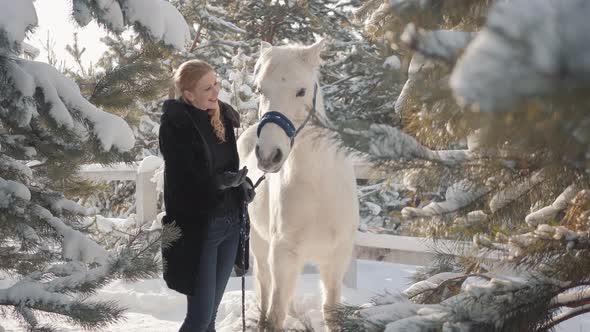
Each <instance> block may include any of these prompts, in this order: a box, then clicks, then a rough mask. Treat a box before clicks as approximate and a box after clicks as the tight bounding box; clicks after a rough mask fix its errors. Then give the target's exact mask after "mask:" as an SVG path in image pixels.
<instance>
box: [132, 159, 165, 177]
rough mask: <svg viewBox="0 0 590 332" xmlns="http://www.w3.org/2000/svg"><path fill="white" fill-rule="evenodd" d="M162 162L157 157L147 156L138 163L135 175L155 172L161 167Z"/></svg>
mask: <svg viewBox="0 0 590 332" xmlns="http://www.w3.org/2000/svg"><path fill="white" fill-rule="evenodd" d="M163 163H164V160H163V159H162V158H160V157H157V156H147V157H145V158H143V160H142V161H141V162H140V163H139V167H138V168H137V173H149V172H153V171H155V170H157V169H158V168H160V166H162V164H163Z"/></svg>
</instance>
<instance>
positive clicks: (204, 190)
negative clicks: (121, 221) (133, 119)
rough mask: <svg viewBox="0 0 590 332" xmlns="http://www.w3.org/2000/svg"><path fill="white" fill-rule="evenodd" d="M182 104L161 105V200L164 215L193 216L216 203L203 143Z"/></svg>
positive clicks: (215, 193) (216, 196) (217, 200)
mask: <svg viewBox="0 0 590 332" xmlns="http://www.w3.org/2000/svg"><path fill="white" fill-rule="evenodd" d="M181 107H183V106H182V105H178V104H174V103H164V107H163V110H164V113H163V115H162V118H161V123H160V132H159V141H160V151H161V153H162V155H163V157H164V163H165V170H164V200H165V205H166V210H167V214H168V215H171V216H177V217H196V216H202V215H204V214H206V212H207V211H208V210H209V209H211V207H213V206H215V205H217V204H218V203H219V196H218V195H217V190H216V189H215V187H214V184H213V177H212V175H211V174H209V165H208V163H209V162H211V161H209V160H207V157H206V153H205V150H204V146H203V145H204V142H202V140H201V139H198V138H196V136H195V135H198V134H197V133H196V132H194V131H196V129H195V128H194V127H193V125H192V123H191V122H190V121H191V119H190V117H189V115H188V114H185V113H183V112H184V111H183V110H182V109H181Z"/></svg>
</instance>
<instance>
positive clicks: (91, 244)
mask: <svg viewBox="0 0 590 332" xmlns="http://www.w3.org/2000/svg"><path fill="white" fill-rule="evenodd" d="M149 6H152V7H153V8H156V7H157V8H158V9H160V11H159V13H161V14H162V15H161V16H159V17H157V18H150V17H144V16H141V15H140V14H141V13H145V12H146V11H141V10H139V9H145V7H149ZM0 9H1V10H0V22H2V23H0V80H1V81H2V82H1V84H0V96H1V97H0V120H1V121H0V163H1V164H2V167H1V168H0V211H1V213H0V271H2V272H3V273H8V274H9V275H11V276H12V277H14V278H16V279H18V281H17V282H16V283H14V284H13V285H11V286H10V287H9V288H6V289H0V309H1V310H0V315H1V316H5V315H10V314H12V315H14V316H15V317H16V318H17V319H19V320H21V321H23V322H24V323H25V324H26V326H27V329H28V330H31V331H53V330H54V327H53V326H51V325H46V324H44V323H43V322H42V321H40V320H39V319H38V316H39V315H38V314H39V313H41V312H42V313H44V314H49V315H51V316H54V317H55V318H58V319H62V320H64V321H66V322H68V323H70V324H75V325H77V326H80V327H82V328H85V329H99V328H103V327H104V326H106V325H107V324H110V323H114V322H117V321H119V320H121V319H122V317H123V316H122V315H123V308H122V307H120V306H118V305H117V304H116V303H113V302H104V301H94V300H92V299H90V298H89V296H90V295H92V294H93V293H95V292H96V291H97V290H98V289H99V288H100V287H101V286H103V285H105V284H106V283H108V282H109V281H110V280H112V279H114V278H125V279H129V280H135V279H138V278H143V277H147V276H155V275H157V273H158V271H159V269H160V266H161V262H160V261H159V260H157V259H155V258H154V254H153V253H154V251H157V250H159V248H158V245H159V243H160V239H162V242H163V243H167V242H169V240H171V239H173V238H174V237H175V234H174V231H173V230H170V231H167V232H164V233H162V234H160V235H158V236H150V237H148V240H147V241H144V240H143V239H144V238H141V234H137V235H136V236H131V237H130V238H128V239H127V241H126V243H125V245H121V246H119V247H118V248H116V250H113V251H107V250H106V249H105V248H103V247H102V246H101V245H99V244H98V242H97V241H96V240H95V239H93V238H92V237H91V236H89V235H88V234H86V233H85V224H84V218H83V217H84V216H85V215H87V214H88V213H89V212H90V211H88V210H87V209H85V208H83V207H81V206H80V205H78V204H76V203H75V202H73V201H71V200H69V199H67V198H65V197H64V195H63V194H62V192H61V190H62V189H63V186H62V184H63V180H64V179H67V178H68V177H69V176H70V175H71V174H75V173H76V171H77V168H78V166H79V165H80V164H81V163H88V162H96V163H102V164H108V163H112V162H116V161H130V160H133V159H132V158H133V154H134V153H133V145H134V136H133V133H132V131H131V129H130V128H129V126H128V125H127V123H126V122H125V121H124V120H123V119H121V118H120V117H117V116H115V115H113V114H110V113H107V112H104V111H102V110H101V109H99V108H97V107H96V106H95V105H93V104H92V103H90V102H89V101H88V100H87V99H85V98H84V96H83V94H82V93H81V91H80V88H79V87H78V86H77V85H76V84H75V83H74V82H73V81H72V80H70V79H69V78H67V77H65V76H64V75H63V74H62V73H60V72H59V71H57V70H56V69H55V68H53V67H52V66H51V65H49V64H44V63H39V62H34V61H31V60H26V59H24V58H22V57H21V54H22V49H23V39H24V38H25V36H26V34H27V33H29V32H30V31H31V30H32V29H33V28H34V27H35V26H36V24H37V14H36V12H35V8H34V6H33V3H32V1H31V0H23V1H19V2H14V1H9V0H1V1H0ZM152 13H153V12H152ZM73 14H74V17H75V18H76V20H77V22H79V23H80V24H82V25H84V24H87V23H88V22H89V21H90V20H91V19H93V18H95V19H97V21H98V22H99V23H100V24H101V25H103V26H104V27H106V28H107V29H109V30H110V31H113V32H121V31H123V29H124V28H125V26H131V25H133V26H134V28H135V29H136V30H137V31H138V32H139V33H140V35H142V36H143V37H144V38H148V39H150V38H151V39H156V40H162V42H163V43H166V44H170V45H173V46H175V47H177V48H182V47H184V44H185V42H187V41H188V31H189V30H188V27H187V26H186V24H184V25H183V24H182V23H183V22H184V20H182V17H181V16H180V14H179V13H178V12H177V11H176V10H175V9H174V8H173V7H171V6H170V4H169V3H167V2H165V1H161V0H152V1H144V2H142V3H138V2H136V1H131V0H126V1H123V0H122V1H120V2H119V1H115V2H109V3H108V4H106V3H105V2H102V1H93V0H79V1H73ZM179 18H180V20H179ZM154 20H161V21H160V22H158V23H162V25H157V24H156V25H154V24H153V23H154ZM157 26H163V27H164V28H163V29H161V30H156V29H155V27H157ZM74 51H75V52H78V53H81V52H82V51H81V50H74ZM87 74H88V73H87Z"/></svg>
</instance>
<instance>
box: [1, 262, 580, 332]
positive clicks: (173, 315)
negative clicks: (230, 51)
mask: <svg viewBox="0 0 590 332" xmlns="http://www.w3.org/2000/svg"><path fill="white" fill-rule="evenodd" d="M358 263H359V264H358V289H348V288H347V289H344V291H343V301H344V302H346V303H350V304H362V303H367V302H369V300H370V299H371V297H373V296H374V295H376V294H379V293H383V292H384V291H389V292H396V291H400V290H403V289H405V288H406V287H407V286H408V282H409V279H408V278H409V277H410V276H411V274H412V273H413V272H414V271H415V269H416V267H415V266H411V265H401V264H391V263H382V262H374V261H366V260H359V261H358ZM7 283H8V281H7V280H4V281H2V280H0V288H2V287H6V286H8V284H7ZM240 286H241V280H240V279H239V278H232V279H231V280H230V282H229V284H228V288H227V290H226V293H225V296H224V298H223V300H222V302H221V305H220V307H219V313H218V318H217V331H218V332H237V331H241V292H240ZM246 289H247V291H246V306H247V313H246V316H247V318H253V319H254V318H256V317H257V311H256V304H255V301H254V292H253V291H252V289H253V288H252V280H251V278H250V277H248V278H246ZM98 297H100V298H101V299H109V300H117V301H118V302H119V303H120V304H121V305H124V306H126V307H127V308H129V310H128V313H127V320H126V321H125V322H122V323H120V324H117V325H112V326H109V327H108V328H106V329H105V331H109V332H123V331H124V332H140V331H141V332H168V331H178V328H179V326H180V324H181V323H182V320H183V318H184V314H185V310H186V302H185V298H184V297H183V296H182V295H180V294H178V293H176V292H173V291H170V290H169V289H168V288H167V287H166V285H165V284H164V282H163V280H161V279H153V280H143V281H140V282H136V283H132V284H126V283H123V282H121V281H116V282H113V283H111V284H110V285H109V286H108V287H105V288H104V289H103V290H102V291H101V292H100V293H99V294H98ZM320 299H321V297H320V289H319V281H318V275H317V274H302V275H301V276H300V278H299V282H298V287H297V299H296V304H295V312H297V313H298V314H299V315H301V316H302V317H306V318H307V319H308V320H309V321H310V322H311V324H312V326H313V327H314V329H315V330H316V331H323V328H322V325H321V311H320ZM299 315H298V316H299ZM300 324H301V323H300V320H298V319H295V318H293V317H289V319H288V321H287V325H288V326H289V327H299V328H301V327H302V325H300ZM0 325H1V326H3V327H4V329H5V331H6V332H9V331H10V332H13V331H14V332H16V331H24V329H23V328H20V327H19V325H18V323H17V322H15V321H12V320H3V321H2V322H1V323H0ZM1 330H2V329H1V328H0V331H1ZM59 330H60V331H68V332H72V331H79V330H80V329H79V328H71V327H70V328H59ZM557 331H558V332H586V331H587V332H590V316H589V315H586V316H582V317H578V318H576V319H573V320H571V321H567V322H565V323H564V324H562V325H560V326H559V328H558V329H557Z"/></svg>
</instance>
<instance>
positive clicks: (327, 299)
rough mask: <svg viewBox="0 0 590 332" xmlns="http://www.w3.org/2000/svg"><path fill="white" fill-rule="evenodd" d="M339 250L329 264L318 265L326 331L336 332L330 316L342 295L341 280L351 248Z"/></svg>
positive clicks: (334, 323)
mask: <svg viewBox="0 0 590 332" xmlns="http://www.w3.org/2000/svg"><path fill="white" fill-rule="evenodd" d="M346 247H349V248H342V247H341V248H340V249H339V250H336V251H335V252H334V254H333V255H332V256H330V257H331V259H330V261H329V262H326V263H323V264H320V265H319V270H320V280H321V285H322V294H323V298H322V311H323V314H324V322H325V323H326V326H327V327H328V331H337V330H338V328H337V322H335V321H334V317H333V315H332V314H331V310H333V309H334V307H335V305H336V304H338V303H340V296H341V294H342V279H343V278H344V274H345V273H346V269H347V267H348V263H349V262H350V255H351V254H352V247H351V246H350V245H348V246H346Z"/></svg>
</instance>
